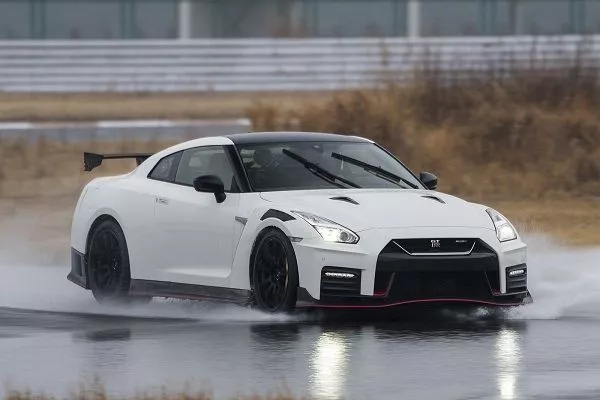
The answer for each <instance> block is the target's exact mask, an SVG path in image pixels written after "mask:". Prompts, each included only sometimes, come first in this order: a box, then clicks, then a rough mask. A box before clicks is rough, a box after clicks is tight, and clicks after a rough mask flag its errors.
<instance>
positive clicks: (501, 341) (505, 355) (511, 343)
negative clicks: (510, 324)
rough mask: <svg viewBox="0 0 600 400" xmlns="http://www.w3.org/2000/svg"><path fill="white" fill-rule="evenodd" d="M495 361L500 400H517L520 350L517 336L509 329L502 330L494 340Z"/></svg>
mask: <svg viewBox="0 0 600 400" xmlns="http://www.w3.org/2000/svg"><path fill="white" fill-rule="evenodd" d="M496 361H497V366H498V391H499V392H500V399H502V400H514V399H516V398H517V393H516V392H517V380H518V377H519V364H520V362H521V349H520V347H519V334H518V333H517V332H516V331H515V330H512V329H510V328H506V327H505V328H502V329H501V330H500V332H499V333H498V336H497V339H496Z"/></svg>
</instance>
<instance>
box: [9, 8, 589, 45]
mask: <svg viewBox="0 0 600 400" xmlns="http://www.w3.org/2000/svg"><path fill="white" fill-rule="evenodd" d="M599 32H600V1H597V0H0V39H175V38H181V39H187V38H264V37H383V36H387V37H389V36H410V37H418V36H465V35H466V36H481V35H549V34H550V35H558V34H560V35H564V34H587V33H599Z"/></svg>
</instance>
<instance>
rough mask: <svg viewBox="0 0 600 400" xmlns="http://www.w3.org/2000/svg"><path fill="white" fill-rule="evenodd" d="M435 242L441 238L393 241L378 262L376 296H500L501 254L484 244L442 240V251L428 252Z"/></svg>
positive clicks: (481, 297)
mask: <svg viewBox="0 0 600 400" xmlns="http://www.w3.org/2000/svg"><path fill="white" fill-rule="evenodd" d="M431 240H437V239H397V240H392V241H390V242H389V243H388V244H387V245H386V247H385V248H384V249H383V250H382V251H381V253H380V254H379V257H378V259H377V269H376V273H375V288H374V289H375V290H374V297H379V298H385V299H386V300H387V301H390V300H411V299H427V298H476V299H486V300H489V299H491V298H493V296H494V295H496V294H499V293H500V275H499V262H498V255H497V254H496V252H495V251H494V250H493V249H492V248H491V247H490V246H489V245H487V244H486V243H485V242H484V241H482V240H481V239H460V238H454V239H439V240H440V245H441V246H440V248H441V250H433V251H432V252H427V251H426V249H425V247H426V245H429V247H431ZM395 242H399V243H400V244H402V245H404V246H406V248H404V250H403V249H400V246H398V244H397V243H395ZM436 251H437V252H436ZM409 252H410V254H409Z"/></svg>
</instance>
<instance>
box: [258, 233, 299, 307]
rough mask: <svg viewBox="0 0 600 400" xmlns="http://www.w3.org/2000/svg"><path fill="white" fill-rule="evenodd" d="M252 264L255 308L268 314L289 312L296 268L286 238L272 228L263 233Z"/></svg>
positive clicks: (293, 304) (289, 244)
mask: <svg viewBox="0 0 600 400" xmlns="http://www.w3.org/2000/svg"><path fill="white" fill-rule="evenodd" d="M251 261H252V264H251V265H252V287H253V295H254V303H255V305H256V306H258V307H259V308H260V309H262V310H265V311H268V312H281V311H290V310H292V309H293V308H294V306H295V304H296V294H297V288H298V264H297V263H296V255H295V254H294V248H293V247H292V244H291V243H290V241H289V239H288V238H287V237H286V236H285V234H284V233H283V232H281V231H280V230H278V229H274V228H272V229H269V230H267V231H266V232H264V233H263V234H262V235H261V236H260V237H259V239H258V242H257V244H256V247H255V250H254V252H253V256H252V260H251Z"/></svg>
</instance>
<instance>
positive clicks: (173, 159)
mask: <svg viewBox="0 0 600 400" xmlns="http://www.w3.org/2000/svg"><path fill="white" fill-rule="evenodd" d="M180 158H181V151H180V152H178V153H174V154H171V155H169V156H166V157H164V158H163V159H162V160H160V161H159V162H158V163H157V164H156V166H155V167H154V168H153V169H152V172H150V174H149V175H148V178H150V179H156V180H157V181H165V182H173V181H174V180H175V174H176V173H177V166H178V165H179V159H180Z"/></svg>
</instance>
